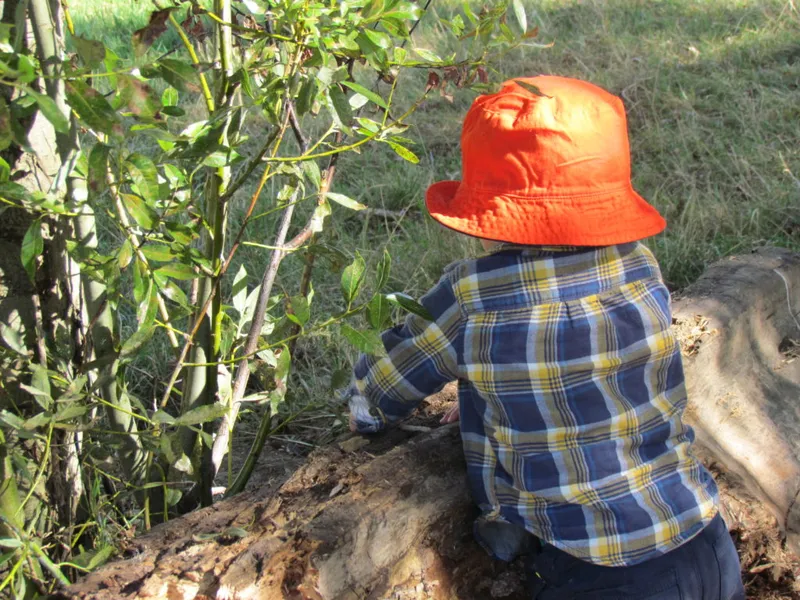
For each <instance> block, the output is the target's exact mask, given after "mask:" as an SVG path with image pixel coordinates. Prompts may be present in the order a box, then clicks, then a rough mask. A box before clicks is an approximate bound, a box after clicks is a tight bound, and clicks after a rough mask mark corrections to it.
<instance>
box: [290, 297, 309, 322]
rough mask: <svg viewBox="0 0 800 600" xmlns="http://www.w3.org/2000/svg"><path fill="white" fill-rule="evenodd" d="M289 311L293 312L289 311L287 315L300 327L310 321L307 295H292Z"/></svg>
mask: <svg viewBox="0 0 800 600" xmlns="http://www.w3.org/2000/svg"><path fill="white" fill-rule="evenodd" d="M289 311H291V312H287V313H286V317H287V318H289V320H291V321H292V322H294V323H297V324H298V325H300V327H302V326H303V325H305V324H306V323H308V319H309V318H310V317H311V309H310V308H309V306H308V298H306V297H305V296H292V297H291V298H290V299H289ZM293 317H294V318H293Z"/></svg>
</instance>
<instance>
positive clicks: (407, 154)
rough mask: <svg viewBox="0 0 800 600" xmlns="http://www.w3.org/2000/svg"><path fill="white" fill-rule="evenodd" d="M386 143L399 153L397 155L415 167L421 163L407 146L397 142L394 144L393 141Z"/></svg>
mask: <svg viewBox="0 0 800 600" xmlns="http://www.w3.org/2000/svg"><path fill="white" fill-rule="evenodd" d="M386 143H387V144H389V146H391V148H392V150H394V151H395V152H396V153H397V155H398V156H400V157H401V158H404V159H405V160H407V161H408V162H410V163H412V164H415V165H416V164H417V163H419V157H418V156H417V155H416V154H414V153H413V152H412V151H411V150H409V149H408V148H406V147H405V146H402V145H400V144H398V143H397V142H392V141H388V142H386Z"/></svg>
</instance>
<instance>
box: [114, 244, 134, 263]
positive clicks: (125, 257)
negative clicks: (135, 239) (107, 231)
mask: <svg viewBox="0 0 800 600" xmlns="http://www.w3.org/2000/svg"><path fill="white" fill-rule="evenodd" d="M132 258H133V244H131V241H130V240H125V241H124V242H122V245H121V246H120V247H119V252H118V253H117V264H118V265H119V268H120V269H121V270H125V269H126V268H127V267H128V265H129V264H131V259H132Z"/></svg>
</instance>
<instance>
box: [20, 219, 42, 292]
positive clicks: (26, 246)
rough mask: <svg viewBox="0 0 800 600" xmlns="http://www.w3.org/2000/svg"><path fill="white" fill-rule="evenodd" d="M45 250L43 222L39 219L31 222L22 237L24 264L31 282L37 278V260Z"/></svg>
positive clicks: (21, 254) (21, 255)
mask: <svg viewBox="0 0 800 600" xmlns="http://www.w3.org/2000/svg"><path fill="white" fill-rule="evenodd" d="M43 251H44V240H43V239H42V223H41V221H39V220H38V219H37V220H35V221H34V222H33V223H31V224H30V226H29V227H28V230H27V231H26V232H25V237H24V238H22V251H21V253H20V257H21V258H22V266H23V267H25V272H26V273H28V277H29V278H30V280H31V282H35V280H36V262H37V259H38V258H39V257H40V256H41V254H42V252H43Z"/></svg>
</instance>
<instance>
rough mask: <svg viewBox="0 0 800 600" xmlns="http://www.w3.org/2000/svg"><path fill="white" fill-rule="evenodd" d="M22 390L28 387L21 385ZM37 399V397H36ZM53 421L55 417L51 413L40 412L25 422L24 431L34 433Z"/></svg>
mask: <svg viewBox="0 0 800 600" xmlns="http://www.w3.org/2000/svg"><path fill="white" fill-rule="evenodd" d="M20 387H21V388H22V389H25V388H26V387H27V386H24V385H21V386H20ZM34 397H35V396H34ZM52 421H53V415H51V414H50V413H49V412H47V411H45V412H40V413H39V414H37V415H34V416H32V417H31V418H30V419H27V420H26V421H25V424H24V425H23V429H27V430H28V431H33V430H34V429H36V428H38V427H44V426H45V425H49V424H50V423H51V422H52Z"/></svg>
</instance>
